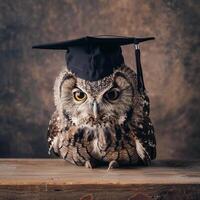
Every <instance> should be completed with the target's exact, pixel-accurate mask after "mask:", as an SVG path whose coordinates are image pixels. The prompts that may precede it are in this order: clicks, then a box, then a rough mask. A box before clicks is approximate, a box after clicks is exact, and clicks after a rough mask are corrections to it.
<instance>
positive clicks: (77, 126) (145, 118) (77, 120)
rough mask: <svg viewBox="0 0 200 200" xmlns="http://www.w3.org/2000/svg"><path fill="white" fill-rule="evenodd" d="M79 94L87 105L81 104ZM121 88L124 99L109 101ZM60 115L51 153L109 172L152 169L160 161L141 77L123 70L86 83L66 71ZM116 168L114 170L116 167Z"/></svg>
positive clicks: (57, 95) (54, 122)
mask: <svg viewBox="0 0 200 200" xmlns="http://www.w3.org/2000/svg"><path fill="white" fill-rule="evenodd" d="M74 88H79V89H80V90H82V91H83V92H84V93H85V95H87V100H85V101H84V102H81V103H80V102H76V101H75V100H74V97H73V90H74ZM112 88H118V90H119V91H120V96H119V97H118V98H117V99H116V100H115V101H107V99H106V98H105V94H106V93H107V92H108V91H110V90H111V89H112ZM54 99H55V105H56V111H55V112H54V114H53V115H52V119H51V120H50V123H49V129H48V142H49V149H50V150H51V149H53V151H54V152H55V153H56V154H57V155H58V156H60V157H62V158H63V159H66V160H68V161H70V162H72V163H74V164H76V165H85V166H86V167H94V166H98V165H101V164H106V163H110V164H109V168H112V167H113V166H118V165H116V163H118V164H119V166H121V165H136V164H138V163H140V162H141V161H142V163H143V164H144V165H149V164H150V162H151V160H152V159H154V158H155V157H156V140H155V135H154V128H153V125H152V123H151V120H150V118H149V98H148V96H147V95H146V93H145V92H144V93H143V94H140V93H139V92H138V91H137V80H136V74H135V73H134V72H133V71H132V70H131V69H130V68H128V67H121V68H118V69H117V70H115V71H114V73H113V74H111V75H110V76H108V77H105V78H104V79H102V80H99V81H93V82H90V81H86V80H82V79H80V78H77V77H76V76H75V75H74V74H72V73H71V72H69V71H67V70H66V69H65V70H63V71H62V72H61V73H60V75H59V76H58V78H57V79H56V82H55V86H54ZM112 163H115V164H113V166H112Z"/></svg>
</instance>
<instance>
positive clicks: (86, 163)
mask: <svg viewBox="0 0 200 200" xmlns="http://www.w3.org/2000/svg"><path fill="white" fill-rule="evenodd" d="M85 167H86V168H88V169H93V168H94V165H92V163H91V162H90V161H89V160H87V161H86V162H85Z"/></svg>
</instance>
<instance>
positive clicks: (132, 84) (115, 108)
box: [54, 66, 141, 128]
mask: <svg viewBox="0 0 200 200" xmlns="http://www.w3.org/2000/svg"><path fill="white" fill-rule="evenodd" d="M54 98H55V105H56V107H57V110H58V112H59V115H60V117H61V118H62V121H63V123H64V124H65V120H68V121H69V120H70V121H71V123H72V124H74V125H76V126H83V127H84V126H86V127H90V128H97V127H110V126H113V125H116V124H123V123H125V122H126V120H129V118H130V115H131V116H132V115H134V113H140V110H141V106H140V105H139V104H138V102H139V98H140V95H139V94H138V92H137V81H136V74H135V72H134V71H133V70H131V69H130V68H128V67H126V66H124V67H120V68H118V69H116V70H115V71H114V72H113V73H112V74H111V75H110V76H107V77H105V78H103V79H101V80H98V81H92V82H91V81H87V80H83V79H80V78H78V77H76V76H75V75H74V74H73V73H71V72H69V71H68V70H67V69H66V68H65V69H64V70H63V71H62V72H61V73H60V75H59V76H58V78H57V79H56V82H55V86H54ZM136 104H138V105H136Z"/></svg>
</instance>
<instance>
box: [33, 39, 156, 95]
mask: <svg viewBox="0 0 200 200" xmlns="http://www.w3.org/2000/svg"><path fill="white" fill-rule="evenodd" d="M153 39H154V37H147V38H136V37H122V36H95V37H94V36H86V37H82V38H79V39H74V40H68V41H64V42H58V43H51V44H42V45H36V46H33V48H37V49H52V50H66V63H67V68H68V69H69V70H70V71H71V72H73V73H74V74H75V75H76V76H77V77H79V78H82V79H85V80H89V81H97V80H99V79H102V78H104V77H106V76H109V75H110V74H112V73H113V70H114V69H116V68H118V67H120V66H122V65H123V64H124V57H123V55H122V50H121V46H123V45H129V44H133V45H134V46H135V56H136V67H137V82H138V91H139V92H143V91H144V90H145V85H144V80H143V73H142V67H141V61H140V49H139V43H141V42H145V41H148V40H153Z"/></svg>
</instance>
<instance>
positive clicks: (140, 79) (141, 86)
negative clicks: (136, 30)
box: [135, 44, 145, 93]
mask: <svg viewBox="0 0 200 200" xmlns="http://www.w3.org/2000/svg"><path fill="white" fill-rule="evenodd" d="M135 58H136V67H137V82H138V91H139V92H140V93H143V92H144V91H145V86H144V79H143V73H142V66H141V59H140V49H139V45H138V44H136V45H135Z"/></svg>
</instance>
